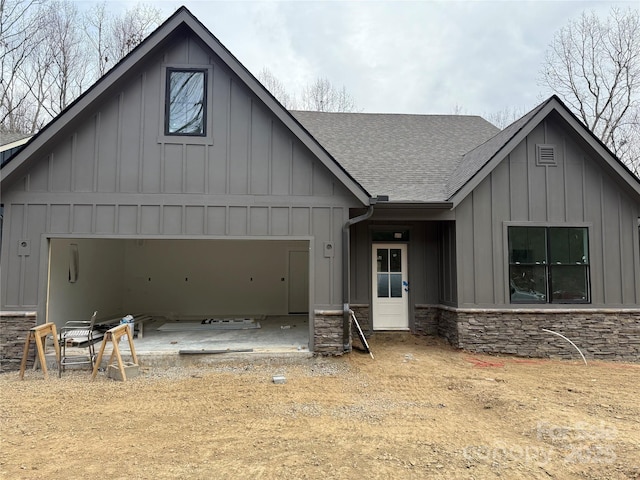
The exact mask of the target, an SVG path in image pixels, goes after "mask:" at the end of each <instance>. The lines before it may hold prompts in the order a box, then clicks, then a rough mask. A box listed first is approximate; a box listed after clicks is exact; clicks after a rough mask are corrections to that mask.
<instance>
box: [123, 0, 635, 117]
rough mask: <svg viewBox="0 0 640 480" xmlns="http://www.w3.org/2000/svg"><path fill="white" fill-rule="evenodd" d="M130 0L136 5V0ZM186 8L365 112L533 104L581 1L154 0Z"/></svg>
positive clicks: (282, 74) (232, 44)
mask: <svg viewBox="0 0 640 480" xmlns="http://www.w3.org/2000/svg"><path fill="white" fill-rule="evenodd" d="M130 3H137V1H135V2H134V1H132V2H130ZM147 3H151V4H153V5H156V6H157V7H159V8H161V9H162V10H163V11H164V12H165V13H166V15H167V16H168V15H169V14H171V13H172V12H173V11H175V10H176V8H178V7H179V6H180V5H185V6H186V7H187V8H188V9H189V10H190V11H191V12H192V13H193V14H194V15H195V16H196V17H197V18H198V19H199V20H200V21H201V22H202V23H203V24H204V25H205V26H206V27H207V28H208V29H209V30H210V31H211V32H212V33H213V34H214V35H215V36H216V37H217V38H218V39H219V40H220V41H221V42H222V43H223V44H224V45H225V46H226V47H227V48H228V49H229V50H230V51H231V52H232V53H233V54H234V55H235V56H236V58H238V59H239V60H240V62H242V63H243V64H244V65H245V66H246V67H247V68H248V69H249V70H250V71H251V72H252V73H254V74H255V75H257V74H258V72H260V70H262V69H263V68H264V67H266V68H268V69H269V70H270V71H271V72H272V73H273V74H274V75H275V76H276V77H277V78H278V79H280V80H281V81H282V83H283V84H284V85H285V86H286V87H287V90H289V91H290V92H292V93H297V92H298V91H299V90H300V88H301V86H303V85H305V84H306V83H309V82H312V81H313V80H314V79H316V78H318V77H326V78H327V79H329V80H330V81H331V82H332V83H333V84H334V85H336V86H339V87H341V86H343V85H344V86H345V87H346V89H347V91H348V92H349V93H350V94H351V95H352V96H353V98H354V99H355V103H356V105H357V107H358V108H359V109H360V110H362V111H364V112H384V113H427V114H428V113H454V111H455V110H456V108H457V109H458V113H467V114H480V115H482V114H489V113H492V112H496V111H500V110H503V109H506V108H516V109H519V110H529V109H530V108H532V107H534V106H535V105H536V104H538V103H539V102H540V101H541V100H542V99H543V98H546V96H548V95H546V94H544V92H543V91H542V88H541V87H540V86H539V85H538V83H537V77H538V71H539V68H540V65H541V62H542V60H543V58H544V54H545V50H546V48H547V46H548V44H549V42H550V41H551V39H552V38H553V34H554V32H555V31H557V30H558V29H559V28H561V27H562V26H563V25H565V24H566V23H567V22H568V21H569V20H571V19H575V18H577V17H579V16H580V14H581V13H582V11H584V10H595V11H596V12H598V13H600V14H602V15H603V16H606V14H607V13H608V11H609V10H610V8H611V6H612V5H618V6H621V7H623V8H626V7H629V6H634V7H635V8H637V6H636V5H637V3H636V2H605V1H598V2H584V1H578V0H573V1H550V0H549V1H528V2H525V1H486V0H477V1H471V0H468V1H426V0H423V1H391V0H387V1H329V0H325V1H233V2H231V1H210V0H206V1H205V0H190V1H188V0H184V1H183V2H180V0H155V1H153V0H152V1H149V0H147Z"/></svg>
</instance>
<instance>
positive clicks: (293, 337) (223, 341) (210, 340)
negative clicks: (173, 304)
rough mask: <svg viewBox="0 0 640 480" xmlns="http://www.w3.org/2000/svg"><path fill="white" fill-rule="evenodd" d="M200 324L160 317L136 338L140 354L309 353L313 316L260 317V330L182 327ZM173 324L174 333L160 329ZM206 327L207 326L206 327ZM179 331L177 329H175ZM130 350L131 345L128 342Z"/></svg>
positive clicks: (126, 345)
mask: <svg viewBox="0 0 640 480" xmlns="http://www.w3.org/2000/svg"><path fill="white" fill-rule="evenodd" d="M192 322H193V323H195V324H196V325H198V324H199V321H198V320H196V319H193V320H189V319H187V320H178V321H171V320H168V319H166V318H162V317H157V318H154V319H153V320H152V321H149V322H146V323H145V325H144V335H143V338H135V339H134V347H135V349H136V353H137V354H138V355H148V354H154V353H163V354H178V352H179V351H180V350H188V351H198V350H242V349H253V351H254V352H258V353H269V352H308V351H309V317H308V316H307V315H283V316H267V317H265V318H257V319H256V322H258V323H259V324H260V328H247V329H242V330H239V329H238V330H236V329H229V330H227V329H214V328H212V329H211V330H195V331H190V330H188V328H187V327H185V329H184V330H182V329H181V328H180V325H181V324H185V323H187V324H190V323H192ZM163 324H169V325H171V327H172V330H171V331H163V330H158V328H159V327H161V326H162V325H163ZM204 327H205V328H206V326H204ZM173 328H175V330H174V329H173ZM123 347H126V350H127V351H128V347H129V345H128V343H125V344H124V345H123Z"/></svg>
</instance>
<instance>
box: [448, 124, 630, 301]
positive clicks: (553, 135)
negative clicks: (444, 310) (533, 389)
mask: <svg viewBox="0 0 640 480" xmlns="http://www.w3.org/2000/svg"><path fill="white" fill-rule="evenodd" d="M540 144H542V145H554V146H555V160H556V162H555V164H554V165H541V164H537V163H536V145H540ZM596 158H597V157H596V156H595V155H593V154H592V153H591V151H590V149H588V148H587V147H586V146H585V145H584V144H583V143H582V142H581V140H580V139H579V138H577V136H576V135H575V134H574V133H572V132H570V131H569V130H568V129H567V128H566V127H565V126H564V123H563V122H562V121H561V119H560V118H559V117H557V116H555V115H549V116H547V117H546V118H545V119H544V120H543V121H542V122H541V123H539V124H538V125H537V126H536V127H535V128H534V129H533V130H532V131H531V132H530V133H529V134H528V135H527V136H526V137H525V138H524V139H523V140H522V141H521V142H520V143H519V144H518V145H517V146H516V147H515V148H514V149H513V150H511V151H510V153H509V154H508V155H507V156H506V158H504V159H503V160H502V161H501V162H500V163H499V164H498V165H497V166H496V167H495V168H494V169H493V170H492V171H491V172H490V173H489V174H488V175H487V176H486V177H485V178H484V179H483V180H482V181H481V182H480V183H479V184H478V185H477V186H475V188H474V189H473V190H472V191H471V192H470V194H469V195H467V196H466V197H465V198H464V199H463V200H462V201H461V202H460V204H459V205H457V206H456V208H455V212H456V221H455V225H456V243H457V246H456V248H457V252H458V256H457V259H458V261H457V278H458V298H457V305H458V306H459V307H462V308H467V307H480V308H483V307H484V308H487V307H496V306H497V307H501V306H502V307H505V306H506V307H508V306H509V303H510V301H509V289H508V287H509V282H508V241H507V229H508V226H510V225H513V226H517V225H524V226H574V227H586V228H587V229H588V235H589V236H588V240H589V262H590V288H591V298H590V303H589V304H588V305H582V306H580V305H573V306H572V307H577V308H580V307H584V308H598V307H607V308H616V307H636V308H637V306H638V304H639V303H640V259H639V258H638V257H639V252H638V245H639V239H638V223H637V222H638V218H639V217H640V202H639V201H638V197H637V194H634V193H633V192H631V191H630V190H629V189H628V187H627V186H625V185H624V184H623V183H622V182H620V181H619V180H618V179H617V178H616V176H614V175H611V173H610V172H611V171H610V169H607V168H606V165H605V164H604V162H599V161H596ZM511 306H512V307H513V305H511ZM565 306H566V305H565ZM516 307H520V308H521V307H522V305H520V306H516Z"/></svg>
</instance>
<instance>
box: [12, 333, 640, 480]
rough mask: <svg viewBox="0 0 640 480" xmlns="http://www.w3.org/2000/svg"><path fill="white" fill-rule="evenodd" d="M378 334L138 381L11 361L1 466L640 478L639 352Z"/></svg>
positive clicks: (15, 474) (56, 471) (134, 472)
mask: <svg viewBox="0 0 640 480" xmlns="http://www.w3.org/2000/svg"><path fill="white" fill-rule="evenodd" d="M371 346H372V349H373V353H374V355H375V360H372V359H371V358H370V357H369V356H368V355H366V354H363V353H360V352H354V353H352V354H350V355H347V356H344V357H342V358H317V359H311V360H307V361H304V362H300V363H298V364H283V363H278V364H276V363H262V364H255V365H252V364H248V363H239V362H235V363H217V364H215V365H209V366H204V367H203V366H198V367H188V368H170V369H159V368H154V369H143V374H142V375H141V376H140V377H138V378H135V379H132V380H130V381H128V382H124V383H123V382H117V381H114V380H111V379H108V378H106V377H105V376H104V374H103V373H101V374H100V375H99V376H98V378H97V379H96V380H95V381H94V382H90V380H89V378H90V374H89V372H88V371H82V372H79V371H76V372H67V373H65V374H64V375H63V378H62V379H58V378H57V375H56V373H55V372H52V374H51V375H50V377H49V379H48V380H44V379H43V377H42V373H41V372H40V371H36V372H33V371H28V372H27V374H26V375H25V379H24V381H20V380H19V379H18V373H8V374H2V375H0V421H1V423H0V428H1V431H0V478H6V479H45V478H46V479H76V478H78V479H80V478H98V479H118V478H122V479H162V478H169V479H176V478H182V479H207V480H209V479H212V478H216V479H218V478H251V479H253V478H266V479H271V478H310V479H314V478H323V479H325V478H327V479H331V478H385V479H388V478H394V479H396V478H420V479H422V478H446V479H450V478H464V479H485V478H498V477H499V478H508V479H518V478H519V479H525V478H526V479H531V478H540V479H550V478H575V479H578V478H580V479H585V478H586V479H607V478H609V479H623V478H624V479H626V478H633V479H638V478H640V395H639V394H640V364H621V363H604V362H593V363H590V364H589V366H588V367H585V366H584V364H583V363H582V361H581V360H580V359H577V360H576V361H556V360H527V359H518V358H512V357H495V356H491V357H490V356H481V355H475V354H469V353H467V352H461V351H456V350H453V349H452V348H450V347H448V346H446V345H444V344H443V343H441V342H440V341H437V340H434V339H432V338H426V337H416V336H411V335H393V336H389V335H382V336H380V335H378V336H375V337H374V338H372V340H371ZM277 374H282V375H285V377H286V383H285V384H281V385H278V384H274V383H273V381H272V378H273V376H274V375H277Z"/></svg>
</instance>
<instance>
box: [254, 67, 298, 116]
mask: <svg viewBox="0 0 640 480" xmlns="http://www.w3.org/2000/svg"><path fill="white" fill-rule="evenodd" d="M258 80H260V82H261V83H262V85H264V87H265V88H266V89H267V90H269V92H271V95H273V96H274V97H276V99H277V100H278V101H279V102H280V103H281V104H282V105H283V106H284V108H286V109H288V110H295V108H296V98H295V96H294V95H290V94H289V92H288V91H287V89H286V87H285V86H284V84H283V83H282V82H281V81H280V79H278V78H277V77H276V76H275V75H274V74H273V73H272V72H271V70H269V69H268V68H267V67H264V68H263V69H262V70H260V73H258Z"/></svg>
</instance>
